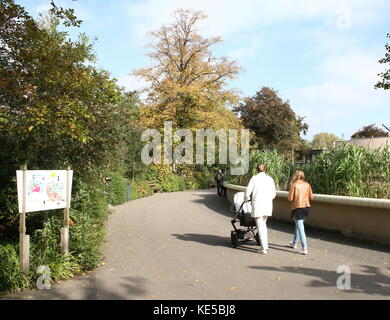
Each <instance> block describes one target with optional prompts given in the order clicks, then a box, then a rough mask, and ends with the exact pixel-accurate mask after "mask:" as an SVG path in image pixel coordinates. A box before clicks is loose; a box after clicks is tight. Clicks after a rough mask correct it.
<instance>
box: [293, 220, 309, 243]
mask: <svg viewBox="0 0 390 320" xmlns="http://www.w3.org/2000/svg"><path fill="white" fill-rule="evenodd" d="M294 221H295V234H294V241H293V244H294V245H296V244H297V243H298V241H299V240H301V243H302V249H307V242H306V234H305V226H304V225H303V222H304V221H305V219H294Z"/></svg>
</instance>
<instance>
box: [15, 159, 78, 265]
mask: <svg viewBox="0 0 390 320" xmlns="http://www.w3.org/2000/svg"><path fill="white" fill-rule="evenodd" d="M16 180H17V189H18V190H17V191H18V206H19V214H20V221H19V259H20V269H21V270H22V271H23V272H28V271H29V251H30V236H28V235H26V214H27V213H29V212H38V211H47V210H57V209H64V227H63V228H62V229H61V248H62V251H63V253H64V254H65V255H66V254H68V253H69V222H70V219H69V208H70V202H71V194H72V180H73V171H72V170H71V169H70V167H68V168H67V170H29V171H28V170H27V165H23V166H20V170H18V171H16Z"/></svg>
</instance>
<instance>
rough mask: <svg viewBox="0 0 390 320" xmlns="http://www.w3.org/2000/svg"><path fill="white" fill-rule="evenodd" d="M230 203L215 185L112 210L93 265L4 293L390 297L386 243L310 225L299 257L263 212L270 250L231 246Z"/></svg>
mask: <svg viewBox="0 0 390 320" xmlns="http://www.w3.org/2000/svg"><path fill="white" fill-rule="evenodd" d="M229 208H230V205H229V203H228V201H227V200H226V198H221V197H218V195H217V194H216V191H215V189H209V190H200V191H186V192H175V193H160V194H156V195H154V196H151V197H148V198H143V199H138V200H134V201H130V202H127V203H125V204H123V205H120V206H117V207H114V208H113V210H112V211H113V212H112V214H111V215H110V218H109V221H108V222H107V233H108V235H107V241H106V243H105V245H104V246H103V248H102V250H103V253H104V259H103V260H102V265H101V266H100V267H99V268H98V269H96V270H95V271H93V272H91V273H88V274H86V275H85V276H78V277H75V278H73V279H70V280H67V281H62V282H60V283H57V284H55V285H53V286H52V288H51V289H50V290H29V291H23V292H19V293H16V294H12V295H9V296H7V297H6V299H61V300H63V299H90V300H96V299H97V300H98V299H131V300H139V299H142V300H149V299H151V300H160V299H162V300H164V299H173V300H176V299H184V300H186V299H197V300H198V299H202V300H203V299H206V300H207V299H213V300H240V299H245V300H265V299H390V250H389V248H388V247H385V246H380V245H377V244H374V243H366V242H364V241H357V240H353V239H347V238H345V237H343V236H341V235H338V234H335V233H329V232H323V231H318V230H312V229H307V235H308V246H309V254H308V255H307V256H303V255H300V254H298V253H297V252H296V250H294V249H292V248H289V247H288V242H289V241H290V240H292V234H293V224H292V223H285V222H279V221H276V220H275V219H272V218H270V219H269V221H268V234H269V242H270V245H269V247H270V250H269V253H268V255H262V254H259V253H258V250H259V246H257V244H256V241H249V242H247V243H244V244H243V245H241V246H239V247H238V248H236V249H235V248H232V246H231V240H230V231H231V230H232V226H231V224H230V221H231V219H232V214H231V212H230V210H229ZM339 266H347V267H348V268H350V270H351V277H350V279H351V288H350V289H343V288H338V287H337V280H338V279H339V277H340V276H342V275H343V274H342V273H337V269H338V267H339ZM340 281H341V280H340ZM340 283H341V284H345V283H346V282H345V281H344V282H340Z"/></svg>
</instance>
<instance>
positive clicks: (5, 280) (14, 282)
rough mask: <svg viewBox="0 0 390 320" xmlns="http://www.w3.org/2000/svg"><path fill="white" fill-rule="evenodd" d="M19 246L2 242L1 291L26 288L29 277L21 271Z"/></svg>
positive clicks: (0, 261)
mask: <svg viewBox="0 0 390 320" xmlns="http://www.w3.org/2000/svg"><path fill="white" fill-rule="evenodd" d="M16 248H17V246H13V245H11V244H5V245H1V244H0V292H6V291H10V292H12V291H15V290H16V289H19V288H26V287H28V284H29V277H28V275H26V274H23V273H21V272H20V269H19V268H20V265H19V257H18V249H16Z"/></svg>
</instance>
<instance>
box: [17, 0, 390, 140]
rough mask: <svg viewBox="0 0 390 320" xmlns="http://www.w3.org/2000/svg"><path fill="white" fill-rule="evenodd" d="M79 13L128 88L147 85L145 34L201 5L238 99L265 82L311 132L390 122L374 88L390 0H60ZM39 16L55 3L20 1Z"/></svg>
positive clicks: (205, 27)
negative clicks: (235, 68)
mask: <svg viewBox="0 0 390 320" xmlns="http://www.w3.org/2000/svg"><path fill="white" fill-rule="evenodd" d="M55 2H56V4H57V5H59V6H63V7H66V8H74V9H75V13H76V16H77V17H78V18H80V19H81V20H83V24H82V26H81V27H80V28H77V29H76V30H75V28H73V29H72V30H71V31H70V34H71V35H72V36H75V35H76V34H77V33H78V32H83V33H85V34H86V35H87V36H89V37H90V38H91V39H94V38H97V40H96V41H95V52H96V55H97V57H98V61H97V66H98V67H99V68H102V69H105V70H108V71H109V72H110V73H111V74H112V76H113V77H115V78H116V79H118V82H119V84H120V85H122V86H124V87H125V88H126V89H128V90H137V89H140V88H143V87H145V86H146V85H147V84H146V83H144V82H142V81H141V80H140V79H136V78H134V77H132V76H131V73H132V72H133V71H134V70H135V69H138V68H142V67H146V66H148V65H149V64H150V61H149V59H148V58H147V57H146V56H145V54H146V53H147V52H148V51H147V49H146V45H147V43H148V42H149V41H150V39H151V38H150V37H149V35H148V32H150V31H154V30H157V29H159V28H160V27H161V26H163V25H167V24H169V23H170V22H172V18H173V12H174V11H175V10H176V9H179V8H183V9H193V10H202V11H203V12H204V13H206V14H207V16H208V18H207V19H206V20H205V21H203V22H202V24H201V25H200V33H201V34H202V35H203V36H204V37H210V36H220V37H222V39H223V43H222V44H220V45H218V46H216V47H215V48H214V49H212V52H213V54H214V55H215V56H217V57H227V58H229V59H231V60H237V61H238V62H239V64H240V66H241V67H242V68H243V72H242V73H240V75H239V76H238V77H237V78H236V79H235V80H233V81H231V82H230V84H229V86H230V87H231V88H235V89H238V90H239V91H240V92H241V95H242V97H249V96H253V95H255V93H256V92H257V91H259V90H260V89H261V87H263V86H269V87H272V88H274V89H276V90H277V91H278V92H279V95H280V97H281V98H282V99H283V100H288V101H289V102H290V105H291V107H292V109H293V110H294V112H295V113H296V114H297V115H299V116H303V117H305V121H306V122H307V123H308V124H309V132H308V134H307V135H306V136H303V138H304V139H307V140H310V139H311V138H312V137H313V136H314V135H315V134H317V133H321V132H331V133H334V134H336V135H337V136H339V137H340V138H344V139H347V140H348V139H349V138H350V136H351V135H352V134H353V133H354V132H356V131H357V130H358V129H360V128H362V127H363V126H365V125H369V124H373V123H374V124H376V125H377V126H378V127H381V128H382V129H383V127H382V124H385V125H386V126H387V127H390V90H387V91H386V90H383V89H374V86H375V84H376V83H377V82H378V80H379V79H380V78H379V76H378V73H380V72H384V71H385V69H386V67H387V68H388V65H387V66H386V65H384V64H380V63H379V62H378V60H380V59H381V58H383V57H384V55H385V44H386V42H390V39H389V38H386V34H387V33H390V1H389V0H327V1H320V0H318V1H317V0H272V1H270V0H240V1H237V0H197V1H189V0H105V1H101V0H78V1H72V0H57V1H55ZM16 3H18V4H20V5H22V6H24V7H25V8H26V9H27V11H28V12H29V13H30V14H32V15H33V16H35V17H36V16H38V14H39V12H44V11H45V10H47V9H48V8H50V6H49V4H50V0H16Z"/></svg>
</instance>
